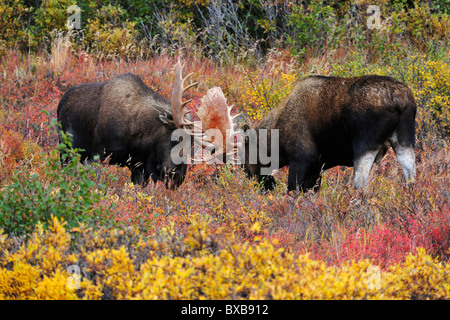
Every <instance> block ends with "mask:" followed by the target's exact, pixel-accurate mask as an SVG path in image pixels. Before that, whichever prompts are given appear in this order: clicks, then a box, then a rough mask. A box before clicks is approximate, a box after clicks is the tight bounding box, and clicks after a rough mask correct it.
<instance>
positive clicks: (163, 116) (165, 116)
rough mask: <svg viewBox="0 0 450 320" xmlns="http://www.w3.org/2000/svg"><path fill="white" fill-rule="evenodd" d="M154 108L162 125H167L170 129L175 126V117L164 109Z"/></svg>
mask: <svg viewBox="0 0 450 320" xmlns="http://www.w3.org/2000/svg"><path fill="white" fill-rule="evenodd" d="M153 108H154V110H155V111H156V113H157V115H158V118H159V120H160V121H161V122H162V123H165V124H167V125H169V126H170V127H172V126H173V127H174V126H175V123H174V121H173V117H172V115H171V114H170V113H168V112H167V111H166V110H164V109H163V108H161V107H158V106H153Z"/></svg>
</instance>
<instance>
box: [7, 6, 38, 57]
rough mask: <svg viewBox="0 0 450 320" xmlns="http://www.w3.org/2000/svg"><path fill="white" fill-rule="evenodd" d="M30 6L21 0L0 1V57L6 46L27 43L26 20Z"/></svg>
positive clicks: (30, 9)
mask: <svg viewBox="0 0 450 320" xmlns="http://www.w3.org/2000/svg"><path fill="white" fill-rule="evenodd" d="M31 11H32V8H30V7H27V6H25V5H24V4H23V3H22V1H21V0H8V1H4V0H2V1H1V2H0V57H1V56H2V55H3V54H4V53H5V51H6V48H8V47H13V46H16V45H19V46H22V47H23V46H25V45H26V44H27V39H28V35H27V30H26V28H27V24H26V23H27V21H28V20H29V17H30V13H31Z"/></svg>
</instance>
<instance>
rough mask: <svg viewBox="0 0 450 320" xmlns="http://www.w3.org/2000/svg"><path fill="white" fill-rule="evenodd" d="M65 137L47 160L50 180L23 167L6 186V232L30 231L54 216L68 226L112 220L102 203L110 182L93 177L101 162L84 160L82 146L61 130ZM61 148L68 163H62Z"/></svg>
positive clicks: (2, 215)
mask: <svg viewBox="0 0 450 320" xmlns="http://www.w3.org/2000/svg"><path fill="white" fill-rule="evenodd" d="M61 138H62V140H63V143H61V144H59V146H58V150H54V151H53V152H52V154H51V156H50V157H49V158H48V159H47V160H46V164H45V174H46V176H47V177H46V178H47V179H48V182H46V181H43V180H42V178H40V177H38V175H37V174H35V173H32V172H30V171H29V170H28V169H27V168H26V167H23V168H22V169H21V170H20V171H18V170H16V172H15V173H14V175H13V177H12V179H11V183H10V184H9V185H7V186H6V187H5V188H4V190H2V192H1V195H0V228H2V229H4V231H5V232H7V233H10V234H16V235H22V234H29V233H31V232H33V231H34V229H35V227H36V225H37V223H38V222H41V223H43V225H44V227H46V226H47V223H48V221H49V219H50V218H51V217H52V216H54V217H59V218H63V219H64V220H65V221H67V227H68V228H73V227H78V226H79V225H80V224H87V225H89V226H93V225H95V224H100V225H107V224H110V223H112V220H111V219H110V217H108V210H107V208H100V207H98V204H99V202H100V200H101V198H102V194H104V192H105V190H106V185H104V184H101V183H96V182H95V181H94V180H93V178H95V177H96V170H97V169H98V168H97V167H98V164H96V163H94V164H92V165H83V164H81V163H80V156H79V154H78V152H79V150H77V149H72V148H71V142H70V138H69V136H68V135H66V134H65V133H63V132H61ZM58 151H59V153H60V157H61V160H62V161H63V162H64V163H65V165H64V166H62V167H61V165H60V158H59V157H58Z"/></svg>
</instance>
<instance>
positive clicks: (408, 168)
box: [242, 75, 416, 190]
mask: <svg viewBox="0 0 450 320" xmlns="http://www.w3.org/2000/svg"><path fill="white" fill-rule="evenodd" d="M415 115H416V103H415V100H414V96H413V94H412V92H411V90H410V89H409V88H408V87H407V86H406V85H405V84H403V83H401V82H399V81H397V80H395V79H393V78H391V77H387V76H378V75H367V76H360V77H353V78H340V77H326V76H308V77H305V78H303V79H301V80H300V81H298V82H297V83H296V85H295V87H294V88H293V90H292V91H291V92H290V94H289V95H288V96H287V97H286V98H285V99H284V100H283V101H281V103H280V104H279V105H278V106H276V107H275V108H274V109H272V110H271V112H269V113H268V114H267V115H266V116H265V117H263V118H262V119H261V120H260V121H259V123H258V124H257V126H256V128H255V129H256V130H253V131H255V132H256V134H259V132H260V131H261V129H267V131H268V136H267V149H268V150H269V152H273V151H277V152H278V154H279V159H278V162H279V164H278V166H279V167H283V166H289V175H288V190H295V189H301V190H308V189H314V190H317V188H318V186H320V177H321V173H322V171H323V170H325V169H327V168H331V167H334V166H338V165H342V166H353V167H354V173H353V183H354V185H355V187H356V188H357V189H362V188H363V187H364V186H366V185H367V183H368V177H369V172H370V169H371V167H372V165H373V163H374V161H378V160H379V159H381V158H382V156H383V155H384V154H385V153H386V151H387V150H388V148H389V147H390V146H392V147H393V149H394V152H395V154H396V158H397V160H398V162H399V163H400V165H401V167H402V170H403V174H404V176H405V178H406V180H407V181H408V182H412V181H414V177H415V173H416V168H415V153H414V146H415ZM249 129H250V127H249V126H248V125H244V126H243V127H242V131H243V133H244V136H245V144H244V145H245V155H244V162H245V163H244V167H245V171H246V172H247V174H248V175H249V176H250V177H256V178H257V179H260V180H261V181H263V183H264V186H265V188H266V189H273V188H274V187H275V180H274V178H273V176H272V175H270V174H261V169H262V168H263V167H264V165H263V164H261V161H259V160H258V161H257V162H255V163H250V162H249V156H248V152H249V151H248V150H249V149H251V145H250V144H251V141H252V140H251V139H250V137H249V135H248V134H246V132H247V131H249ZM274 129H278V132H277V133H278V134H279V145H276V146H271V144H270V143H269V141H270V135H271V134H273V132H274ZM255 141H256V143H258V144H259V143H261V140H254V141H253V143H255ZM262 141H263V143H265V140H264V139H263V140H262ZM259 147H260V146H259V145H258V148H259ZM271 148H272V150H271ZM273 148H278V149H277V150H274V149H273Z"/></svg>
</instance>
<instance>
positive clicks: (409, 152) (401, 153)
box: [389, 132, 416, 182]
mask: <svg viewBox="0 0 450 320" xmlns="http://www.w3.org/2000/svg"><path fill="white" fill-rule="evenodd" d="M389 141H390V142H391V144H392V148H393V149H394V152H395V156H396V157H397V161H398V163H399V164H400V165H401V167H402V171H403V175H404V176H405V179H406V181H407V182H414V180H415V177H416V154H415V152H414V148H413V146H412V145H404V144H402V143H401V142H400V141H399V139H398V136H397V132H394V134H393V135H392V136H391V137H390V138H389Z"/></svg>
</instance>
